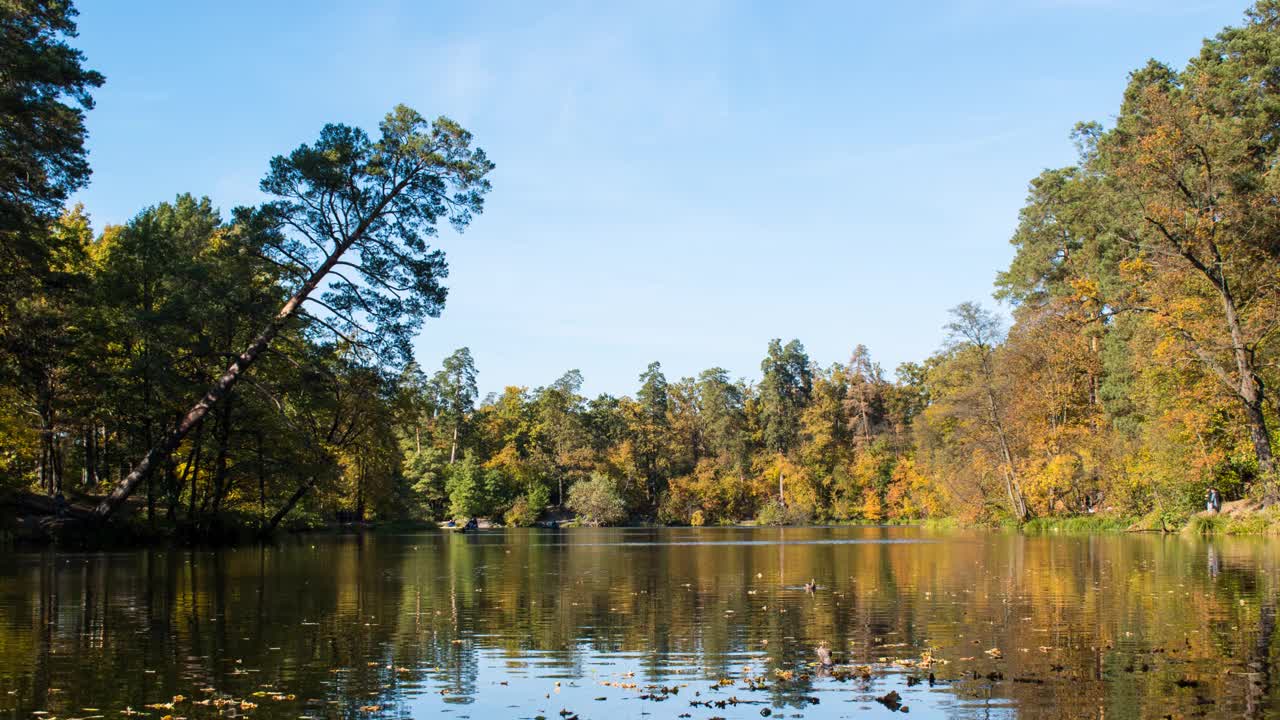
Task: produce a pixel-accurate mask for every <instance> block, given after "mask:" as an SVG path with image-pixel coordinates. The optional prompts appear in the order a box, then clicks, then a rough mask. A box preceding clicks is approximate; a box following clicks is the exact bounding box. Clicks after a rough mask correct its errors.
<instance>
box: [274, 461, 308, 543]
mask: <svg viewBox="0 0 1280 720" xmlns="http://www.w3.org/2000/svg"><path fill="white" fill-rule="evenodd" d="M315 485H316V476H315V475H312V476H311V477H309V478H307V481H306V482H304V483H302V484H301V485H299V486H298V489H297V490H294V491H293V495H291V496H289V500H288V501H287V502H285V504H284V506H283V507H281V508H280V509H279V510H277V511H276V514H275V515H272V516H271V520H269V521H268V522H267V525H266V527H264V528H263V529H262V534H263V535H270V534H271V533H273V532H275V529H276V526H278V525H279V524H280V521H281V520H283V519H284V516H285V515H288V514H289V511H290V510H292V509H293V506H294V505H297V504H298V501H299V500H301V499H302V496H303V495H306V494H307V492H308V491H310V490H311V488H313V487H315Z"/></svg>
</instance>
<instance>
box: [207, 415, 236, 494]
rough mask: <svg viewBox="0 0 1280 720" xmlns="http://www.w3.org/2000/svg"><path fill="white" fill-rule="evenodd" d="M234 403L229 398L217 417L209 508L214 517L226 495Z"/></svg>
mask: <svg viewBox="0 0 1280 720" xmlns="http://www.w3.org/2000/svg"><path fill="white" fill-rule="evenodd" d="M234 401H235V396H234V395H232V396H229V397H228V398H227V400H226V402H225V403H224V404H223V406H222V413H221V415H220V416H219V417H218V454H217V459H216V460H214V464H213V468H214V469H213V501H212V503H211V508H210V509H211V511H212V513H213V514H214V515H217V514H218V511H219V510H221V509H222V498H223V497H224V496H225V495H226V493H227V454H228V452H229V448H228V445H229V444H230V439H231V409H232V407H233V406H234Z"/></svg>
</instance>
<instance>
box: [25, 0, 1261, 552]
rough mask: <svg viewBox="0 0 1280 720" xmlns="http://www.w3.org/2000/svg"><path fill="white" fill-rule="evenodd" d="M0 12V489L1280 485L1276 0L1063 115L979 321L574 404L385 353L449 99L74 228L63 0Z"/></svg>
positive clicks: (405, 509)
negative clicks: (126, 214) (1069, 148)
mask: <svg viewBox="0 0 1280 720" xmlns="http://www.w3.org/2000/svg"><path fill="white" fill-rule="evenodd" d="M0 12H2V13H3V17H2V18H0V24H2V25H3V32H0V45H2V47H0V94H2V95H3V97H4V102H3V103H0V235H2V236H3V240H2V242H0V283H2V285H3V287H2V288H0V490H3V489H7V491H9V492H22V491H34V492H39V493H44V494H48V495H52V494H56V493H59V492H61V493H64V494H66V495H68V496H73V497H77V498H79V497H85V498H89V499H90V501H92V502H97V503H98V504H97V515H98V517H99V518H108V517H111V518H119V517H122V516H127V517H128V519H129V521H130V522H133V523H136V524H138V525H139V526H141V525H150V526H152V527H159V528H168V529H175V528H180V529H183V530H184V531H197V532H205V531H213V530H217V529H222V528H228V527H240V528H251V529H270V528H272V527H274V526H276V525H277V524H279V523H284V524H285V525H308V524H312V525H313V524H319V523H324V522H330V521H332V520H334V519H336V518H341V519H352V520H364V519H384V520H391V519H405V520H427V519H444V518H469V517H473V516H488V517H491V518H493V519H494V520H495V521H498V522H503V523H509V524H521V525H522V524H530V523H533V522H536V521H537V520H538V519H539V518H541V517H545V516H546V513H548V512H549V511H552V510H562V509H566V508H567V509H568V510H570V511H572V512H573V513H574V514H575V515H576V516H578V517H579V518H581V519H582V520H584V521H587V522H596V523H605V524H609V523H623V522H661V523H676V524H695V525H698V524H715V523H726V522H737V521H743V520H751V519H754V520H757V521H759V522H762V523H805V522H832V521H835V522H845V521H849V522H886V521H910V520H919V519H922V518H939V517H957V518H961V519H963V520H966V521H981V522H998V521H1014V522H1026V521H1028V520H1031V519H1032V518H1036V517H1048V516H1060V515H1073V514H1081V513H1089V512H1102V513H1104V514H1107V515H1111V516H1116V517H1135V516H1143V515H1146V516H1152V517H1156V518H1159V519H1161V520H1165V519H1170V520H1174V519H1182V518H1185V517H1186V516H1187V515H1188V514H1190V512H1192V511H1193V510H1194V509H1195V508H1196V507H1197V505H1200V504H1201V503H1202V502H1203V497H1204V493H1205V491H1206V489H1207V488H1208V487H1211V486H1213V487H1217V488H1219V489H1220V491H1221V492H1222V493H1223V495H1224V496H1225V497H1226V498H1228V499H1235V498H1250V499H1252V500H1255V501H1257V502H1260V503H1263V504H1266V505H1271V504H1272V503H1274V502H1275V501H1276V500H1277V499H1280V470H1278V468H1277V462H1276V459H1275V457H1274V455H1273V450H1272V448H1273V435H1274V434H1275V427H1276V424H1277V422H1278V420H1280V419H1278V418H1277V414H1278V413H1277V403H1276V399H1275V396H1274V393H1272V392H1270V391H1269V390H1270V388H1272V387H1276V386H1277V385H1278V384H1280V367H1278V365H1277V362H1278V360H1280V348H1278V347H1277V335H1278V333H1280V174H1277V172H1273V170H1274V169H1275V167H1276V164H1277V161H1280V1H1278V0H1262V1H1261V2H1259V3H1257V4H1256V5H1255V6H1254V7H1252V8H1251V9H1250V10H1249V11H1248V12H1247V13H1246V16H1245V20H1244V22H1243V23H1242V24H1241V25H1240V26H1238V27H1232V28H1227V29H1225V30H1223V31H1222V32H1220V33H1219V34H1217V35H1216V36H1214V37H1213V38H1212V39H1209V40H1206V41H1205V43H1204V45H1203V47H1202V50H1201V52H1200V54H1199V55H1197V56H1196V57H1194V58H1192V59H1191V60H1190V61H1189V62H1188V63H1187V64H1186V66H1185V67H1184V68H1183V69H1181V70H1179V69H1176V68H1175V67H1172V66H1169V65H1165V64H1162V63H1158V62H1155V61H1152V62H1150V63H1148V64H1147V65H1146V66H1145V67H1142V68H1140V69H1138V70H1136V71H1134V72H1133V73H1132V74H1131V76H1130V78H1129V83H1128V86H1127V88H1126V90H1125V92H1124V96H1123V98H1122V101H1121V103H1120V106H1119V108H1118V112H1117V114H1116V115H1115V117H1114V119H1113V121H1112V122H1111V123H1110V124H1109V125H1108V126H1103V125H1100V124H1097V123H1082V124H1080V125H1079V126H1077V127H1076V128H1075V131H1074V135H1073V137H1074V139H1075V141H1076V143H1077V147H1078V150H1079V159H1078V162H1077V163H1076V164H1075V165H1072V166H1070V167H1064V168H1056V169H1051V170H1046V171H1045V172H1043V173H1041V174H1040V175H1039V176H1037V177H1035V178H1033V179H1032V180H1031V182H1030V191H1029V196H1028V198H1027V201H1026V204H1025V206H1024V208H1023V210H1022V212H1021V215H1020V218H1019V223H1018V227H1017V230H1016V232H1015V234H1014V236H1013V238H1012V243H1013V246H1014V248H1015V254H1014V258H1013V261H1012V263H1011V264H1010V266H1009V267H1008V268H1007V269H1005V270H1003V271H1001V272H999V273H998V274H997V275H996V278H995V288H996V298H997V299H998V300H1000V301H1002V302H1003V303H1005V307H1006V308H1008V309H1009V311H1010V312H1009V313H1004V312H1002V311H999V310H997V309H993V308H991V307H986V306H983V305H981V304H977V303H971V302H965V303H961V304H959V305H957V306H956V307H955V308H954V309H953V310H952V320H951V322H950V323H949V324H948V325H947V326H946V327H945V328H943V329H942V331H943V336H942V337H943V341H942V343H941V347H940V349H939V350H938V351H937V352H936V353H935V354H934V355H932V356H931V357H929V358H927V359H924V360H923V361H922V362H919V363H906V364H903V365H901V366H899V367H898V368H896V369H895V370H894V371H893V373H892V375H890V374H889V373H888V372H886V371H885V370H884V369H883V368H882V367H881V366H880V365H879V364H877V363H876V362H875V361H874V360H873V357H872V355H871V353H870V351H868V349H867V348H865V347H863V346H862V345H858V344H857V343H856V338H852V339H851V342H850V346H851V347H853V348H854V349H853V350H852V353H851V356H850V357H849V358H848V360H847V361H846V362H836V363H833V364H829V365H823V364H822V362H824V361H823V360H820V359H814V358H811V357H809V355H808V354H807V353H806V351H805V348H804V346H803V345H802V344H801V342H800V341H798V340H790V341H787V342H784V341H783V340H772V341H769V342H768V344H767V346H766V347H765V348H763V349H764V357H763V359H762V361H761V364H760V373H759V375H758V376H757V377H756V378H751V379H747V378H736V377H732V376H731V375H730V373H729V372H728V371H726V370H724V369H722V368H718V367H712V368H710V369H707V370H704V371H703V372H701V373H699V374H698V375H697V376H696V377H683V378H668V377H666V376H665V375H664V373H663V371H662V367H661V365H660V364H659V363H658V362H653V363H651V364H650V365H649V366H648V367H647V368H645V369H644V371H643V372H642V373H640V374H639V377H638V387H637V388H636V389H635V390H634V393H633V395H630V396H626V395H623V396H614V395H599V396H597V397H585V396H584V395H583V394H582V393H581V387H582V375H581V373H580V372H578V371H577V370H570V371H568V372H566V373H565V374H564V375H563V376H562V377H560V378H558V379H554V380H552V379H551V378H548V384H547V385H545V386H542V387H535V388H529V387H507V388H506V389H505V390H504V391H503V392H501V393H499V394H493V395H490V396H489V397H485V398H479V397H477V395H478V391H477V373H478V370H477V367H476V364H475V362H474V360H473V358H472V356H471V353H470V352H469V351H468V350H467V349H466V348H461V349H459V350H457V351H456V352H454V353H453V354H452V355H451V356H449V357H448V359H446V360H445V361H444V363H443V366H442V367H440V368H438V369H435V368H423V367H420V366H419V365H418V364H417V363H416V362H415V361H414V358H413V354H412V351H411V340H412V339H413V337H414V335H415V333H416V331H417V330H418V329H419V328H420V327H421V325H422V323H423V322H424V321H425V320H426V319H428V318H431V317H435V316H437V315H438V314H439V313H440V312H441V311H442V310H443V308H444V304H445V300H446V289H445V286H444V280H445V278H446V275H447V265H446V262H445V258H444V255H443V254H442V253H441V252H440V251H438V250H436V249H433V248H432V247H431V246H430V245H429V241H430V240H431V239H432V238H433V237H434V236H435V235H436V232H437V227H438V225H439V224H441V223H442V222H445V221H447V222H448V223H449V224H451V226H452V227H453V228H454V230H455V231H461V230H463V229H464V228H465V227H466V226H467V225H468V224H469V223H470V222H471V221H472V220H473V219H477V221H478V217H477V216H479V215H480V214H481V212H482V211H483V209H484V197H485V195H486V194H487V193H488V191H489V189H490V187H489V182H488V180H487V175H488V173H489V172H490V171H491V170H492V168H493V164H492V163H491V162H490V161H489V159H488V158H487V157H486V156H485V154H484V152H483V151H481V150H479V149H478V148H475V147H473V145H472V138H471V136H470V134H469V133H468V132H467V131H466V130H464V129H463V128H461V127H460V126H458V125H457V124H456V123H454V122H452V121H450V120H448V119H447V118H443V117H442V118H439V119H437V120H434V121H429V120H426V119H424V118H423V117H422V116H420V115H419V114H418V113H416V112H414V111H413V110H410V109H408V108H404V107H397V108H395V109H394V110H393V111H392V112H391V113H389V114H388V115H387V117H386V119H385V120H384V121H383V123H382V124H381V125H380V126H379V128H378V129H377V132H376V133H374V134H372V135H370V134H366V133H365V132H364V131H362V130H360V129H358V128H352V127H348V126H344V125H328V126H325V127H324V128H323V130H322V131H321V133H320V135H319V137H318V138H317V139H316V140H315V141H313V142H312V143H310V144H306V145H302V146H300V147H299V148H298V149H296V150H294V151H292V152H290V153H289V154H286V155H282V156H279V157H276V158H274V159H271V160H270V162H269V169H268V172H267V174H266V176H265V178H264V179H263V181H262V183H261V189H262V191H263V192H264V193H265V194H266V195H267V196H268V197H269V198H271V199H270V200H268V201H267V202H265V203H263V204H262V205H260V206H257V207H247V208H235V209H233V210H232V211H230V212H228V213H223V212H220V211H219V210H218V209H217V208H215V207H214V205H213V204H212V202H211V201H210V200H209V199H207V198H198V197H192V196H191V195H186V194H179V195H177V196H176V197H174V198H173V199H170V200H165V201H162V202H158V203H157V204H156V205H153V206H151V207H147V208H144V209H142V210H141V211H140V212H138V214H137V215H136V216H135V217H134V218H133V219H132V220H130V221H129V222H128V223H126V224H124V225H121V226H106V227H101V228H94V227H93V226H92V223H91V214H90V210H89V209H86V208H84V207H81V206H79V205H75V206H68V205H67V203H68V199H69V198H70V197H72V196H73V193H74V192H75V191H76V190H77V189H79V188H81V187H83V186H85V185H86V183H87V182H88V181H89V174H90V169H89V165H88V161H87V157H86V154H85V150H84V145H83V143H84V139H85V130H84V119H85V113H86V112H87V111H89V110H90V109H91V108H92V105H93V101H92V91H93V89H94V88H96V87H98V86H99V85H101V84H102V83H103V82H104V78H103V77H102V76H101V75H99V74H98V73H96V72H94V71H93V70H90V69H88V68H86V67H85V59H84V58H83V56H82V55H81V54H80V53H79V52H78V51H76V50H75V49H74V48H72V47H71V46H70V44H69V42H70V40H71V39H72V38H74V36H75V30H76V28H75V25H74V22H73V21H74V10H72V9H70V8H69V6H67V5H66V4H63V3H47V2H39V1H36V0H32V1H30V2H9V3H5V4H4V5H3V6H2V9H0ZM158 200H159V199H158ZM994 241H998V239H993V242H994ZM455 301H456V302H466V298H456V299H455ZM1010 314H1011V318H1012V321H1011V322H1009V321H1008V319H1007V318H1008V317H1009V315H1010ZM126 504H127V506H128V508H129V511H128V512H124V513H117V512H116V511H117V509H118V508H120V507H124V506H125V505H126Z"/></svg>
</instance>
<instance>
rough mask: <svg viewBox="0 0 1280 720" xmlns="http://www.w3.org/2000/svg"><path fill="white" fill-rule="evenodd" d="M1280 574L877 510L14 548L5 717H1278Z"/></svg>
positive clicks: (1173, 539) (0, 585)
mask: <svg viewBox="0 0 1280 720" xmlns="http://www.w3.org/2000/svg"><path fill="white" fill-rule="evenodd" d="M1278 570H1280V541H1276V540H1271V541H1268V540H1265V539H1230V538H1225V539H1221V540H1213V541H1206V540H1202V539H1199V538H1188V537H1181V536H1157V535H1118V534H1117V535H1098V536H1059V535H1056V534H1051V535H1045V536H1023V535H1019V534H1014V533H986V532H931V531H928V530H924V529H921V528H879V527H870V528H867V527H862V528H852V527H845V528H785V529H779V528H760V529H750V528H679V529H648V528H636V529H599V530H595V529H574V530H563V531H551V530H493V531H486V532H482V533H479V534H475V535H458V534H452V533H444V532H427V533H416V534H403V535H393V534H365V535H348V536H328V535H325V536H321V535H309V536H297V537H292V538H286V539H284V540H282V541H281V542H280V544H278V545H276V546H273V547H245V548H237V549H230V550H221V551H204V550H193V551H188V550H139V551H127V552H111V553H92V554H72V553H65V554H64V553H56V552H30V553H28V552H21V551H0V718H23V719H24V720H27V719H30V718H41V717H42V718H44V720H52V718H59V719H62V720H65V718H111V719H113V720H114V719H115V718H121V717H134V718H155V719H156V720H160V719H161V718H164V717H165V716H172V718H174V719H176V718H193V719H194V718H205V717H230V716H246V717H256V718H277V717H279V718H322V717H344V718H370V719H374V718H429V717H446V718H474V719H484V720H491V719H495V718H536V717H538V716H542V717H544V718H547V720H566V719H569V718H572V717H574V716H577V717H580V718H582V719H584V720H585V719H586V718H606V719H608V720H620V719H621V718H642V717H646V718H693V719H701V720H709V719H710V718H760V717H762V716H769V717H773V718H801V717H803V718H811V719H820V718H839V717H869V718H872V717H884V718H888V717H892V716H895V713H899V714H900V713H904V712H905V713H907V714H905V715H896V716H900V717H903V718H907V717H916V718H919V717H925V718H931V717H947V718H1015V717H1017V718H1067V717H1087V718H1103V717H1105V718H1147V717H1164V716H1165V715H1166V714H1168V715H1172V716H1174V717H1208V718H1238V717H1280V702H1277V698H1276V694H1277V693H1276V692H1275V690H1276V677H1275V673H1274V672H1273V671H1272V669H1271V661H1272V657H1273V655H1274V654H1275V653H1276V642H1275V639H1274V628H1275V610H1276V601H1277V591H1278V590H1280V588H1278V587H1277V584H1278V580H1280V576H1278V575H1277V571H1278ZM810 579H813V580H814V581H816V584H817V588H816V589H815V590H814V591H813V592H809V591H808V590H807V589H806V588H805V583H807V582H808V581H809V580H810ZM820 643H826V644H827V646H828V647H829V649H830V652H831V654H832V655H833V657H834V661H835V663H836V664H835V666H834V667H831V668H823V667H820V666H816V665H815V664H814V663H816V661H817V659H818V656H817V654H816V648H817V647H818V645H819V644H820ZM891 692H892V693H896V695H897V696H898V697H897V698H895V697H893V696H889V694H890V693H891ZM886 696H889V697H886ZM877 698H883V699H885V702H881V701H879V700H877ZM895 707H896V708H897V709H896V710H894V709H891V708H895Z"/></svg>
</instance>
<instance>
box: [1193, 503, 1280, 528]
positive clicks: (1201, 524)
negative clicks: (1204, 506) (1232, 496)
mask: <svg viewBox="0 0 1280 720" xmlns="http://www.w3.org/2000/svg"><path fill="white" fill-rule="evenodd" d="M1182 531H1183V532H1185V533H1190V534H1194V535H1280V506H1272V507H1269V508H1240V509H1234V508H1233V509H1231V510H1228V509H1227V508H1226V507H1224V508H1223V511H1222V512H1220V513H1204V512H1202V513H1197V514H1196V515H1193V516H1192V517H1191V519H1190V520H1188V521H1187V524H1186V525H1185V526H1184V527H1183V528H1182Z"/></svg>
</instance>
